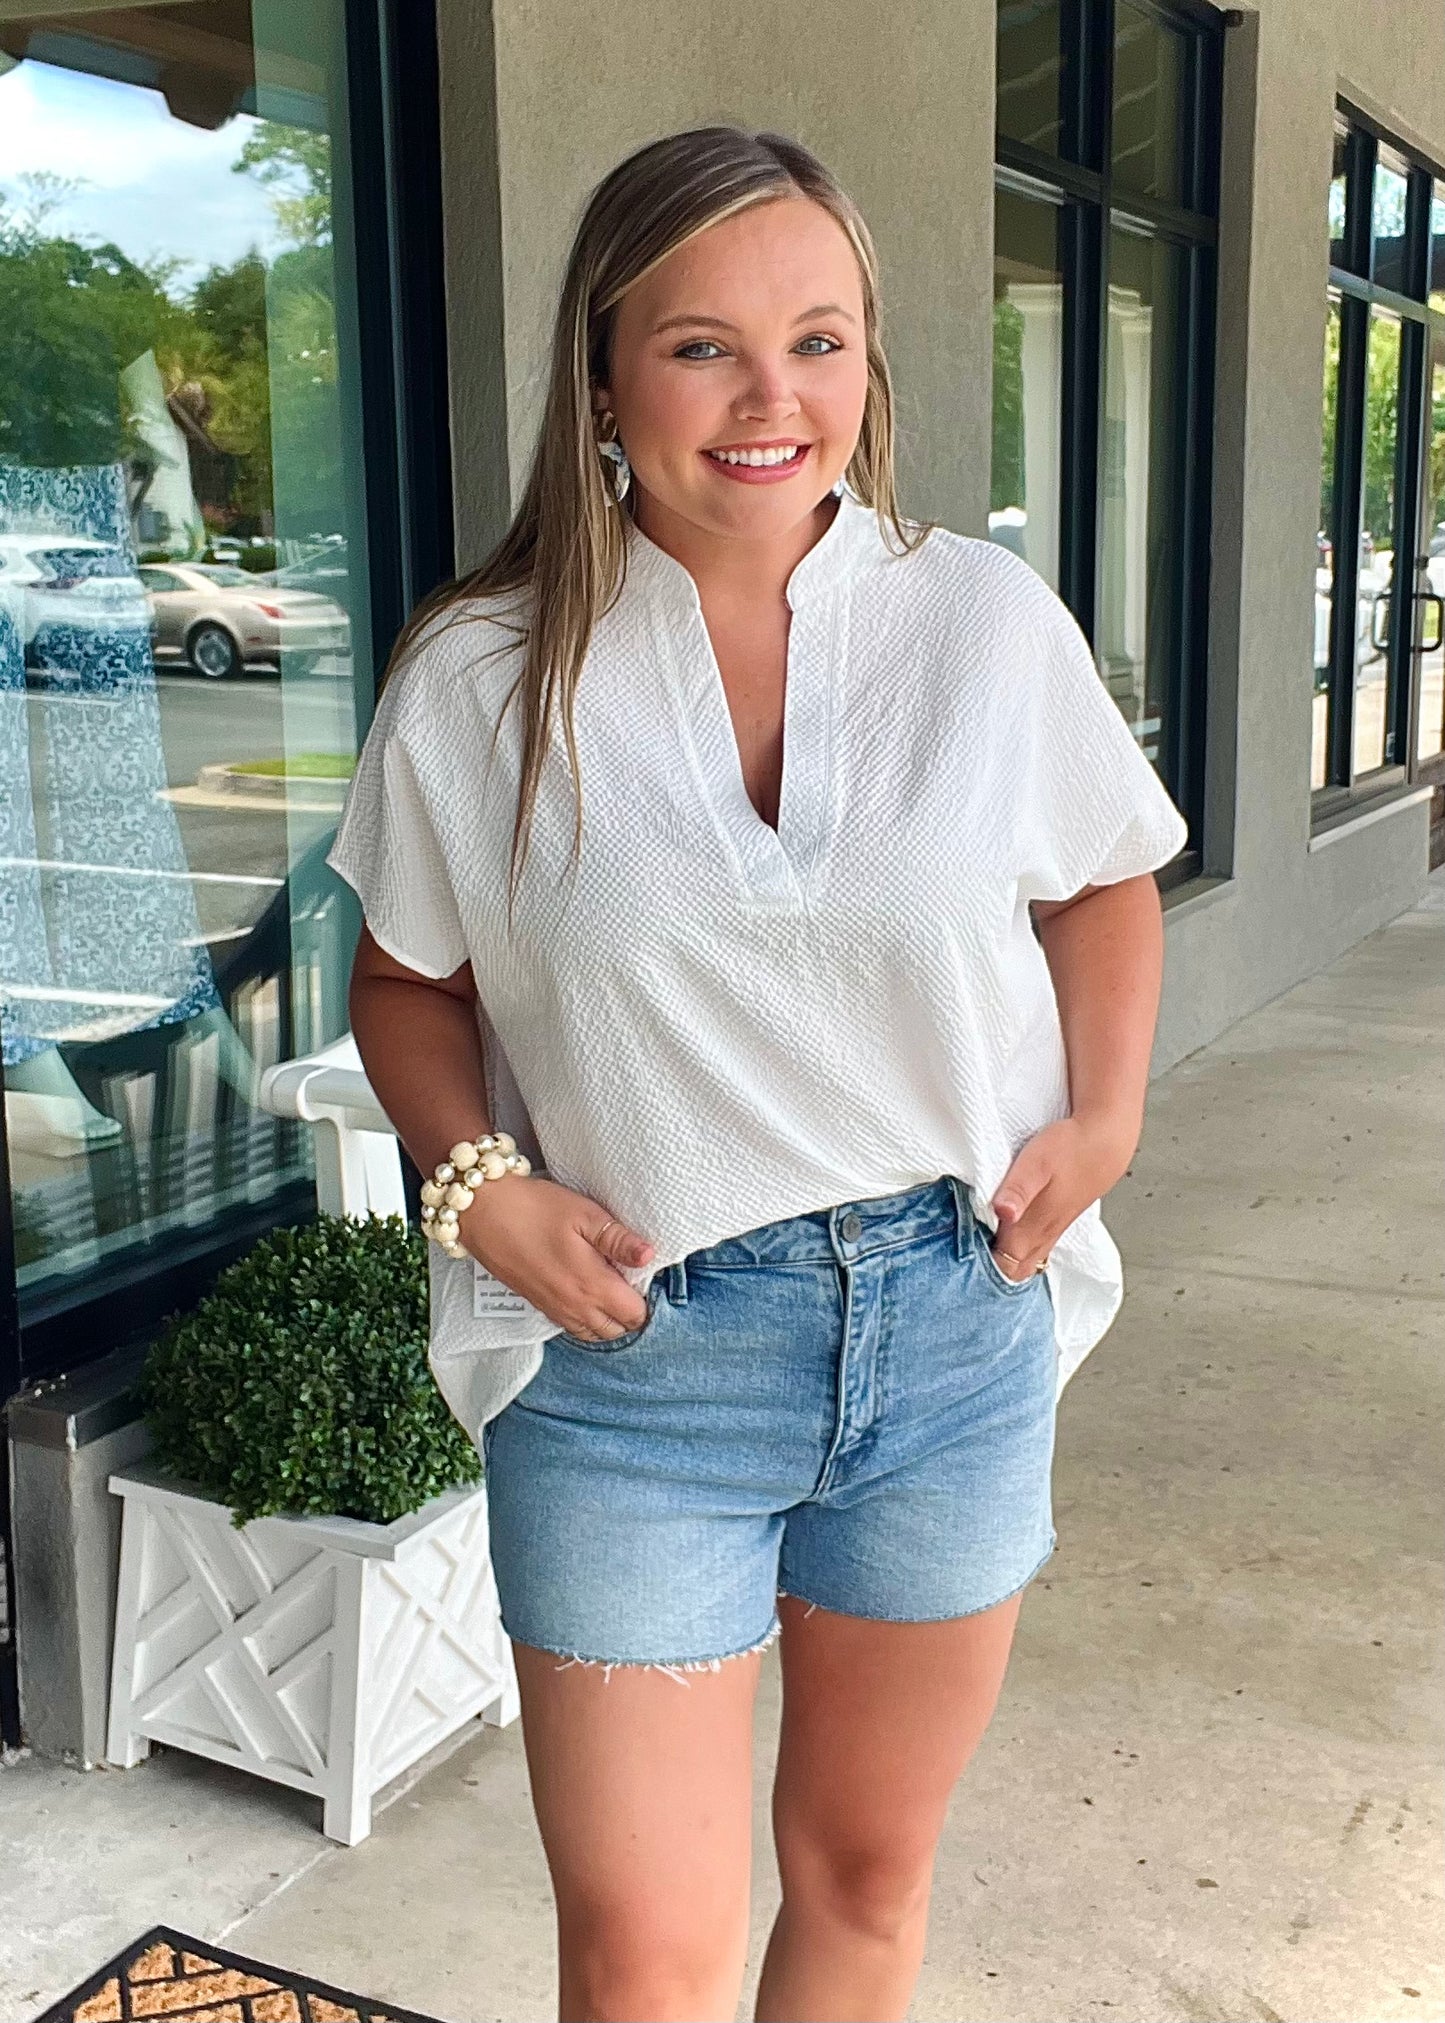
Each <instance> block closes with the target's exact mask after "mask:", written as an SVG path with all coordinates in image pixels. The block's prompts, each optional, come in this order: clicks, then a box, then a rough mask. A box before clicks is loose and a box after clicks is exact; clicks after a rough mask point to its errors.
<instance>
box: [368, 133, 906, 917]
mask: <svg viewBox="0 0 1445 2023" xmlns="http://www.w3.org/2000/svg"><path fill="white" fill-rule="evenodd" d="M799 196H801V197H807V198H810V199H811V200H812V201H813V202H814V203H816V204H820V205H821V206H822V207H823V209H824V210H825V211H827V212H829V213H830V215H831V216H832V217H834V218H835V219H836V220H837V221H838V223H839V224H840V225H841V226H842V227H843V230H844V231H845V232H846V233H847V234H848V237H849V240H850V241H851V243H852V246H853V251H854V253H855V254H856V256H857V260H858V268H859V272H860V275H861V277H862V284H863V310H864V335H865V347H866V355H867V365H868V388H867V395H866V398H865V400H864V406H863V423H862V427H861V429H860V430H859V434H858V441H857V445H856V447H855V449H854V451H853V455H852V458H851V459H850V461H849V464H848V470H847V481H848V484H849V486H850V487H851V489H852V491H853V492H854V494H855V495H856V496H857V497H858V498H859V499H860V500H861V501H862V502H863V504H864V505H867V506H872V507H873V508H874V510H875V511H876V512H877V514H878V518H879V522H880V526H881V527H882V528H883V531H884V534H885V537H890V536H891V539H892V540H893V541H894V542H896V544H897V548H898V551H899V552H903V551H906V550H907V549H909V548H913V547H916V546H917V545H918V543H919V542H920V541H922V540H923V539H924V537H925V536H926V535H927V533H928V532H929V531H930V528H929V526H928V525H926V524H922V523H918V522H914V521H905V520H904V519H903V517H902V515H901V514H900V512H899V509H898V500H897V495H896V492H895V486H894V473H893V436H894V402H893V388H892V383H891V381H890V378H889V374H888V362H887V359H886V358H885V357H884V353H883V345H882V340H881V337H880V333H879V322H880V301H879V283H878V257H877V253H876V251H875V249H874V245H873V240H872V237H871V235H870V234H869V231H868V227H867V225H866V224H865V223H864V221H863V217H862V214H861V212H860V211H859V210H858V207H857V205H856V204H855V203H854V202H853V200H852V199H851V197H849V196H848V195H847V193H846V192H845V191H844V190H843V189H842V187H841V186H840V185H839V183H838V182H837V180H836V179H835V178H834V177H833V176H832V175H831V174H830V173H829V171H828V170H827V169H826V168H824V166H823V164H822V163H821V162H820V161H819V160H818V159H817V157H816V156H815V155H813V154H811V153H810V152H809V150H808V149H807V148H805V147H803V146H802V145H801V144H800V143H799V142H797V141H795V140H789V139H788V138H787V137H786V136H784V135H782V134H775V133H753V132H750V131H748V130H747V129H745V128H742V127H735V126H709V127H698V128H695V129H693V130H691V131H689V132H686V133H676V134H670V135H668V136H667V137H666V138H665V139H663V140H658V141H653V142H651V143H650V144H649V145H648V146H647V147H643V148H640V149H638V151H637V152H636V153H635V154H632V155H629V156H628V157H627V159H626V160H625V161H623V162H620V163H619V164H618V166H617V167H616V168H615V169H613V170H612V171H611V173H610V174H609V175H607V176H605V177H604V178H603V180H602V181H601V182H600V183H599V184H598V185H597V187H596V189H595V190H594V191H593V192H592V195H591V197H590V198H589V199H588V202H587V207H586V209H585V211H584V212H583V215H582V221H581V223H580V225H579V226H578V228H577V234H576V237H575V238H574V240H573V242H572V250H571V253H570V255H569V257H568V261H567V270H566V275H565V278H564V280H563V283H562V292H561V297H560V299H559V301H558V305H557V317H556V323H555V326H554V329H553V337H552V354H551V369H550V374H549V378H548V384H547V398H546V402H545V405H544V407H543V411H542V421H541V427H540V429H539V432H538V436H537V443H536V447H535V450H534V452H533V456H532V463H531V468H530V471H529V473H528V477H527V483H526V487H525V489H524V491H523V493H522V498H521V502H520V504H519V505H518V507H517V510H516V514H515V516H514V517H513V520H512V523H511V525H510V526H509V527H508V529H507V531H506V533H505V534H504V535H503V536H502V539H501V540H500V541H499V542H498V543H497V545H496V547H495V548H494V549H493V550H492V552H491V553H490V554H489V555H488V556H487V558H486V560H485V561H484V562H483V563H482V564H481V566H480V567H479V568H477V569H474V570H472V571H471V573H470V574H469V575H466V576H461V577H457V578H455V579H453V580H452V581H450V582H447V583H443V584H440V585H438V586H437V588H436V589H434V590H432V591H430V592H429V593H428V595H427V596H426V597H424V598H423V599H422V600H421V602H420V603H419V604H418V605H417V607H416V609H415V610H414V611H413V612H412V614H411V616H410V617H409V618H408V620H407V622H406V624H405V625H404V626H403V627H402V629H401V631H400V632H399V633H398V635H397V638H396V641H395V643H394V645H393V647H392V650H391V653H390V654H389V656H388V658H387V663H386V667H385V668H384V670H383V672H382V682H383V683H385V682H386V681H388V680H390V679H391V678H392V676H393V675H394V674H395V672H396V671H397V669H398V668H399V667H400V666H401V665H402V663H403V662H404V661H405V660H406V658H407V656H408V654H409V652H410V651H411V648H412V646H413V644H414V642H415V641H416V639H417V636H418V634H419V633H420V632H421V631H422V630H423V628H425V627H428V626H429V622H430V621H431V620H432V619H433V618H434V617H436V616H437V615H438V614H439V613H445V612H448V611H451V610H452V608H453V607H457V609H456V611H455V615H454V616H452V617H451V618H449V619H448V620H447V621H446V625H445V627H444V628H443V629H449V627H450V625H451V624H455V623H459V622H463V623H464V622H469V621H470V622H475V619H474V617H473V615H472V614H469V613H467V612H466V611H465V610H463V609H461V608H460V607H462V606H463V604H464V603H465V602H466V601H467V600H469V599H472V598H488V597H514V596H515V595H516V593H518V592H524V593H525V600H524V603H525V616H524V617H523V618H522V620H521V622H520V624H518V623H517V622H516V621H514V622H513V642H514V643H515V641H516V639H517V638H520V639H522V640H523V641H524V651H523V654H522V668H521V672H520V674H519V675H518V676H517V679H516V681H515V682H514V683H513V685H512V687H511V689H510V690H509V691H508V694H507V697H506V701H505V703H504V704H503V708H502V712H501V714H500V715H499V718H498V723H497V726H496V729H494V732H493V746H494V747H495V742H496V731H497V730H500V727H501V717H502V716H505V713H506V709H507V707H508V706H509V705H510V704H511V702H512V701H513V700H514V698H516V697H517V696H518V695H520V698H521V707H522V711H523V717H524V722H525V742H524V744H523V749H522V767H521V780H520V785H519V789H518V795H517V808H516V816H515V820H514V822H513V825H512V853H511V873H510V879H509V885H508V909H507V910H508V919H509V921H510V919H511V914H512V905H513V902H514V900H515V897H516V892H517V887H518V882H519V880H520V877H521V873H522V867H523V864H524V862H525V859H526V854H527V846H528V842H529V840H530V834H531V825H532V812H533V808H534V806H535V804H536V798H537V784H538V780H539V777H540V775H541V770H542V764H543V760H544V758H545V755H546V751H547V744H548V740H549V737H550V733H551V724H552V715H553V711H554V710H555V709H557V708H560V709H561V712H562V722H563V728H564V735H565V739H566V745H567V756H568V762H569V765H570V767H571V773H572V783H573V792H574V797H575V808H576V813H575V820H574V825H573V840H572V850H573V858H574V859H575V857H576V854H577V851H578V849H579V848H580V844H581V837H582V781H581V773H580V769H579V766H578V759H577V741H576V731H575V727H574V723H573V699H574V697H575V694H576V689H577V682H578V679H579V677H580V675H581V672H582V666H583V662H584V660H585V659H586V655H587V648H588V645H589V643H590V641H591V638H592V633H593V628H594V627H595V625H596V623H597V620H598V619H599V618H600V617H601V616H602V615H603V614H604V613H605V612H606V611H607V610H608V609H610V607H611V605H612V604H613V603H614V602H615V600H616V598H617V596H618V594H619V592H620V591H621V588H622V582H623V575H624V570H625V564H626V531H625V526H624V511H625V508H624V507H621V506H619V504H618V502H617V500H616V498H615V496H614V495H613V493H612V490H611V486H610V483H609V479H608V476H607V475H606V474H605V472H604V467H603V459H602V458H601V457H600V456H599V454H598V447H597V444H598V438H597V433H596V422H595V417H594V412H593V394H594V389H595V388H597V387H599V386H605V385H606V384H607V381H608V377H609V365H610V351H611V341H612V329H613V323H614V318H615V311H616V306H617V303H618V301H619V300H620V298H621V297H622V296H623V295H624V294H625V293H626V292H627V290H628V289H629V288H631V287H632V286H633V284H634V283H635V282H637V281H639V280H641V278H642V276H643V275H644V274H647V273H648V272H650V271H651V269H652V268H654V267H655V266H657V265H658V263H659V262H660V261H662V260H665V259H666V258H667V257H668V255H669V254H670V253H673V252H675V251H676V250H677V248H678V247H679V246H682V245H684V244H686V242H687V241H688V240H689V239H691V238H693V237H695V236H696V234H697V233H699V232H703V231H706V230H707V228H708V226H710V225H716V224H718V223H720V222H721V221H722V220H723V219H724V218H729V217H731V216H733V214H734V213H735V212H738V211H742V210H745V209H747V208H748V207H749V206H751V205H753V204H763V203H769V202H774V201H776V200H777V199H779V198H783V197H799ZM502 622H503V623H505V622H506V621H505V620H503V621H502Z"/></svg>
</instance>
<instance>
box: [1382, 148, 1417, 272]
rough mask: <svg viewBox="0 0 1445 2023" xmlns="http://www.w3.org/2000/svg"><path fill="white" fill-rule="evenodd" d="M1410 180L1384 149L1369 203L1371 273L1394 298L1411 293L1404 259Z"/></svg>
mask: <svg viewBox="0 0 1445 2023" xmlns="http://www.w3.org/2000/svg"><path fill="white" fill-rule="evenodd" d="M1409 191H1410V179H1409V176H1408V174H1407V173H1406V169H1405V164H1404V163H1403V162H1402V161H1399V160H1398V159H1397V158H1396V157H1394V156H1393V155H1389V154H1386V153H1385V152H1384V151H1383V150H1382V151H1381V153H1380V158H1379V160H1378V161H1377V162H1376V164H1375V182H1374V189H1373V192H1372V195H1371V201H1370V236H1371V241H1372V246H1373V251H1372V255H1371V271H1372V274H1373V278H1374V280H1375V281H1376V283H1377V284H1378V285H1379V286H1380V287H1381V288H1393V289H1394V291H1395V293H1396V294H1397V295H1405V294H1414V293H1415V290H1416V289H1418V287H1419V283H1418V281H1417V282H1416V283H1415V287H1414V288H1412V287H1411V286H1410V273H1409V261H1408V260H1407V258H1406V241H1405V213H1406V208H1407V205H1408V201H1409Z"/></svg>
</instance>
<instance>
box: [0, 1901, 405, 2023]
mask: <svg viewBox="0 0 1445 2023" xmlns="http://www.w3.org/2000/svg"><path fill="white" fill-rule="evenodd" d="M152 2019H163V2023H437V2018H436V2017H434V2016H422V2015H419V2014H418V2013H417V2011H416V2010H415V2009H398V2008H397V2006H396V2004H395V2003H394V2002H374V2001H372V2000H370V1999H369V1998H368V1997H367V1996H365V1995H348V1994H347V1993H346V1991H345V1990H344V1989H341V1988H331V1987H328V1986H327V1984H326V1983H325V1982H324V1981H316V1980H313V1979H312V1977H311V1976H310V1975H309V1974H287V1973H283V1972H282V1971H281V1969H280V1968H279V1967H267V1966H263V1965H262V1964H261V1963H260V1961H258V1960H243V1959H242V1958H241V1957H240V1956H239V1955H238V1954H236V1953H227V1952H223V1951H222V1950H221V1948H220V1947H219V1946H212V1945H209V1944H207V1943H206V1942H205V1941H203V1940H201V1939H189V1938H187V1937H186V1935H185V1933H184V1932H173V1931H171V1930H170V1929H169V1928H168V1927H167V1926H165V1925H157V1926H155V1927H154V1929H153V1930H151V1931H149V1932H146V1933H144V1934H143V1935H142V1936H141V1937H140V1938H138V1939H133V1940H132V1941H131V1943H130V1945H128V1946H127V1947H126V1949H125V1951H124V1952H123V1953H119V1954H117V1955H116V1957H115V1959H113V1960H111V1961H109V1962H108V1963H107V1965H105V1966H104V1967H102V1968H101V1969H100V1971H99V1973H96V1974H92V1975H91V1977H90V1979H89V1980H88V1981H86V1982H85V1984H84V1985H83V1986H82V1987H79V1988H76V1989H75V1990H74V1991H73V1992H72V1993H71V1994H69V1995H67V1996H66V1997H65V1999H64V2000H63V2001H61V2002H57V2003H56V2004H55V2006H54V2008H52V2009H47V2010H46V2011H45V2014H44V2015H43V2016H37V2017H36V2018H35V2023H152Z"/></svg>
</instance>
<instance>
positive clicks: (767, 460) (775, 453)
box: [708, 443, 804, 468]
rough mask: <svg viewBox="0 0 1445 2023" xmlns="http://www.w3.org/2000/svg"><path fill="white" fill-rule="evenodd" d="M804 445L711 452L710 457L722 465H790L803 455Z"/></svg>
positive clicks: (709, 452)
mask: <svg viewBox="0 0 1445 2023" xmlns="http://www.w3.org/2000/svg"><path fill="white" fill-rule="evenodd" d="M803 447H804V446H803V444H802V443H793V444H792V445H790V447H788V448H787V449H769V450H709V451H708V455H709V456H710V457H712V458H713V459H714V460H715V461H716V462H717V463H720V464H750V465H752V466H753V467H754V468H756V467H758V466H759V465H766V464H790V463H792V462H793V460H794V458H795V457H798V456H800V455H801V454H802V451H803Z"/></svg>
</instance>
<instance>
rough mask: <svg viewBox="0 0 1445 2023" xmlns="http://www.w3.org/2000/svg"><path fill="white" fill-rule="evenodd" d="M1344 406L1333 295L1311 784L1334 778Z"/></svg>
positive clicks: (1319, 536) (1317, 541) (1319, 538)
mask: <svg viewBox="0 0 1445 2023" xmlns="http://www.w3.org/2000/svg"><path fill="white" fill-rule="evenodd" d="M1339 411H1340V299H1339V297H1338V295H1332V296H1331V297H1330V306H1329V316H1328V318H1327V320H1326V323H1325V379H1324V423H1323V429H1322V433H1321V438H1320V443H1321V447H1320V524H1319V531H1318V533H1317V534H1316V536H1315V632H1314V638H1315V649H1314V702H1313V713H1312V717H1311V731H1310V786H1311V787H1322V786H1324V784H1325V782H1326V780H1327V779H1328V777H1329V770H1328V768H1329V738H1330V625H1331V622H1332V619H1333V615H1334V603H1335V543H1336V539H1337V533H1336V520H1337V514H1336V510H1335V445H1336V440H1337V430H1336V426H1335V424H1336V417H1337V416H1338V414H1339Z"/></svg>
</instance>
